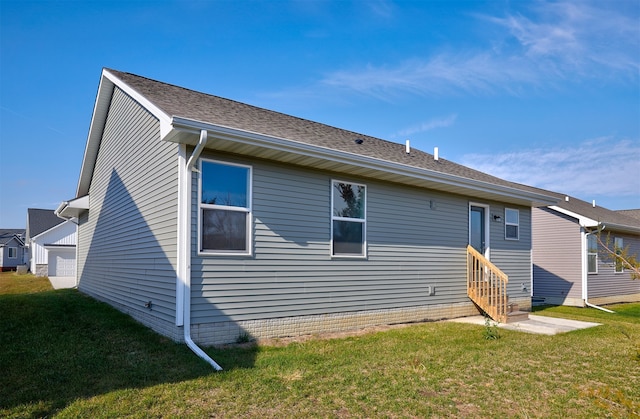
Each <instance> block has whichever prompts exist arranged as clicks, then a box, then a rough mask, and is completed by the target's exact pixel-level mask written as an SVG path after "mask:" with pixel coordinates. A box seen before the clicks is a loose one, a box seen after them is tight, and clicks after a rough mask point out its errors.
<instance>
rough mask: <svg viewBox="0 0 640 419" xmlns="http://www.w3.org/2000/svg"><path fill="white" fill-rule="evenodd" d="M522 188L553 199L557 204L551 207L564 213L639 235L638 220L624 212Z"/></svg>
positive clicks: (639, 220) (546, 192) (557, 193)
mask: <svg viewBox="0 0 640 419" xmlns="http://www.w3.org/2000/svg"><path fill="white" fill-rule="evenodd" d="M523 187H524V188H526V189H529V190H531V191H534V192H538V193H543V194H545V195H550V196H553V197H555V198H556V199H557V200H558V202H557V204H555V205H554V206H553V207H556V208H560V209H562V210H564V211H565V212H567V211H568V212H569V213H572V214H576V215H579V216H581V217H584V218H588V219H590V220H593V221H596V222H598V223H601V224H602V225H605V226H609V227H610V228H611V229H618V230H623V231H628V232H633V233H640V218H636V217H634V216H632V214H629V213H625V211H614V210H610V209H608V208H605V207H602V206H599V205H596V204H595V203H594V202H587V201H583V200H582V199H579V198H576V197H574V196H570V195H567V194H563V193H560V192H553V191H548V190H545V189H540V188H535V187H533V186H526V185H523ZM633 211H637V210H633Z"/></svg>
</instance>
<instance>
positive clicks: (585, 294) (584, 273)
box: [580, 225, 615, 313]
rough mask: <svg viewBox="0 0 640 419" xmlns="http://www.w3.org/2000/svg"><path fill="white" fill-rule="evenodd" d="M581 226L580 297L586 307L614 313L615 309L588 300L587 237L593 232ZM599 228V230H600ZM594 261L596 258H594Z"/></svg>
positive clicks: (603, 227)
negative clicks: (581, 279)
mask: <svg viewBox="0 0 640 419" xmlns="http://www.w3.org/2000/svg"><path fill="white" fill-rule="evenodd" d="M581 227H582V228H581V229H580V230H581V234H582V236H583V238H582V260H583V263H582V278H583V279H584V280H583V281H582V298H583V300H584V303H585V305H587V306H588V307H592V308H597V309H598V310H602V311H606V312H607V313H615V311H613V310H609V309H608V308H604V307H600V306H597V305H595V304H591V303H590V302H589V289H588V286H589V269H588V268H587V264H588V263H589V258H588V256H587V237H588V236H590V235H591V234H594V233H593V232H587V230H586V229H585V228H584V226H581ZM604 229H605V226H604V225H603V226H602V230H604ZM602 230H600V231H602ZM596 263H598V262H597V259H596Z"/></svg>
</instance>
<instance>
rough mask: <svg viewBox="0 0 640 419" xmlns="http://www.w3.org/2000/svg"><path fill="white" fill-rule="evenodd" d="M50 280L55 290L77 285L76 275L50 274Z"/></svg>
mask: <svg viewBox="0 0 640 419" xmlns="http://www.w3.org/2000/svg"><path fill="white" fill-rule="evenodd" d="M49 282H51V286H52V287H53V289H54V290H59V289H62V288H75V287H76V286H77V284H76V278H75V277H74V276H50V277H49Z"/></svg>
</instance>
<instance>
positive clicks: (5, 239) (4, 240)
mask: <svg viewBox="0 0 640 419" xmlns="http://www.w3.org/2000/svg"><path fill="white" fill-rule="evenodd" d="M24 232H25V231H24V229H16V228H4V229H0V246H5V245H6V244H8V243H10V242H11V241H12V240H14V239H15V240H16V241H17V242H18V243H19V244H20V245H24V241H23V240H22V237H23V236H24Z"/></svg>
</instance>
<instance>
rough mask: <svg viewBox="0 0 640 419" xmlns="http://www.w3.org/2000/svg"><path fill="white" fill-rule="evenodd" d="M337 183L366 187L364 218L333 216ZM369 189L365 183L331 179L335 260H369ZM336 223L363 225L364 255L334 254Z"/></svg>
mask: <svg viewBox="0 0 640 419" xmlns="http://www.w3.org/2000/svg"><path fill="white" fill-rule="evenodd" d="M336 183H347V184H349V185H355V186H364V214H363V216H364V218H362V219H360V218H348V217H337V216H335V215H333V189H334V185H335V184H336ZM368 189H369V188H368V187H367V185H366V184H364V183H357V182H350V181H346V180H340V179H331V190H330V192H331V207H330V209H329V210H330V211H331V229H330V230H331V231H330V234H331V235H330V242H331V246H330V248H331V249H330V252H331V258H335V259H366V258H367V247H368V246H367V209H368V207H369V204H368V203H367V190H368ZM334 221H349V222H359V223H362V224H363V226H362V254H361V255H356V254H337V255H336V254H334V251H333V222H334Z"/></svg>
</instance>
